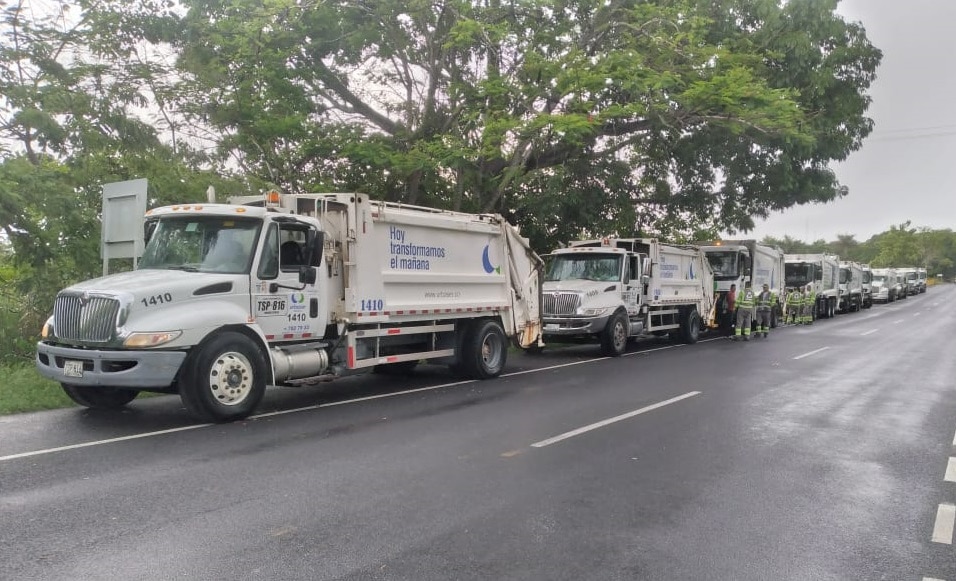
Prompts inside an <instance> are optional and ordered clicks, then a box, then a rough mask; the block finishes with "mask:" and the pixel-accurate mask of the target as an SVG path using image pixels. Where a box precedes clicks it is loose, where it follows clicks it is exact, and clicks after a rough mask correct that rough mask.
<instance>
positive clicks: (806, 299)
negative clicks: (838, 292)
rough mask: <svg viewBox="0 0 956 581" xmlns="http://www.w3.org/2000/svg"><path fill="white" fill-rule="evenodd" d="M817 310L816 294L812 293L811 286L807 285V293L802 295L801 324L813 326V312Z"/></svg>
mask: <svg viewBox="0 0 956 581" xmlns="http://www.w3.org/2000/svg"><path fill="white" fill-rule="evenodd" d="M815 308H817V293H815V292H813V285H812V284H808V285H807V292H806V293H804V295H803V324H804V325H812V324H813V310H814V309H815Z"/></svg>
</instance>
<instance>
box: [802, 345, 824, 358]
mask: <svg viewBox="0 0 956 581" xmlns="http://www.w3.org/2000/svg"><path fill="white" fill-rule="evenodd" d="M827 349H829V347H820V348H819V349H814V350H813V351H810V352H809V353H804V354H803V355H797V356H796V357H794V359H803V358H804V357H809V356H811V355H816V354H817V353H820V352H821V351H826V350H827Z"/></svg>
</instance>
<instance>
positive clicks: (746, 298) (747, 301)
mask: <svg viewBox="0 0 956 581" xmlns="http://www.w3.org/2000/svg"><path fill="white" fill-rule="evenodd" d="M754 301H755V297H754V289H752V288H751V287H750V281H747V283H746V284H745V285H744V292H742V293H740V296H738V297H737V322H736V323H735V324H734V336H733V340H734V341H736V340H737V339H739V338H740V336H741V335H743V338H744V341H750V328H751V326H753V320H754V304H755V303H754Z"/></svg>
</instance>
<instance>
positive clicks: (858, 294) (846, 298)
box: [837, 260, 863, 313]
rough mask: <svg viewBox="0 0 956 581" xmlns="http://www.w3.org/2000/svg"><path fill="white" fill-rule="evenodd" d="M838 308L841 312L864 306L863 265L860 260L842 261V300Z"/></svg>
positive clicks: (856, 309) (857, 309) (852, 310)
mask: <svg viewBox="0 0 956 581" xmlns="http://www.w3.org/2000/svg"><path fill="white" fill-rule="evenodd" d="M837 308H838V310H839V311H840V312H841V313H851V312H855V311H859V310H860V309H862V308H863V266H862V265H861V264H860V263H859V262H853V261H852V260H842V261H840V300H839V305H838V307H837Z"/></svg>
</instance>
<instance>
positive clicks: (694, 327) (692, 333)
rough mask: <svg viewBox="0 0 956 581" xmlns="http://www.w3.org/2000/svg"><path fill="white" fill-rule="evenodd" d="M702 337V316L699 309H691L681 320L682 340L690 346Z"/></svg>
mask: <svg viewBox="0 0 956 581" xmlns="http://www.w3.org/2000/svg"><path fill="white" fill-rule="evenodd" d="M699 337H700V315H699V314H698V313H697V309H691V310H690V311H689V312H688V313H687V315H686V316H685V317H684V318H683V319H681V324H680V338H681V340H682V341H683V342H684V343H687V344H688V345H691V344H694V343H696V342H697V339H698V338H699Z"/></svg>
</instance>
